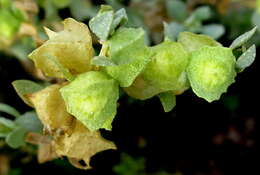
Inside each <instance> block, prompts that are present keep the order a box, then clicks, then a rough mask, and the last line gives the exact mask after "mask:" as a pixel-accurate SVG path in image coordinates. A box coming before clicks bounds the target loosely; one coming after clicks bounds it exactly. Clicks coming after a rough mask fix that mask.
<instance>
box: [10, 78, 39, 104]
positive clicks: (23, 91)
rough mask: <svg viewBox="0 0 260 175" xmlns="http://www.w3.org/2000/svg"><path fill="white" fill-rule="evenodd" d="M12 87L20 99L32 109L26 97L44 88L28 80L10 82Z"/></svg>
mask: <svg viewBox="0 0 260 175" xmlns="http://www.w3.org/2000/svg"><path fill="white" fill-rule="evenodd" d="M12 85H13V87H14V89H15V91H16V92H17V94H18V95H19V96H20V98H21V99H22V100H23V101H24V102H25V103H26V104H27V105H29V106H31V107H33V104H32V103H31V102H30V100H29V99H28V96H27V95H28V94H31V93H34V92H37V91H40V90H41V89H43V88H44V87H43V86H41V85H39V84H37V83H34V82H33V81H29V80H16V81H13V82H12Z"/></svg>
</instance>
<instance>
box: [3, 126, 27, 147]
mask: <svg viewBox="0 0 260 175" xmlns="http://www.w3.org/2000/svg"><path fill="white" fill-rule="evenodd" d="M26 132H27V131H26V130H25V129H24V128H22V127H17V128H15V129H14V130H13V131H12V132H11V133H9V134H8V135H7V136H6V138H5V141H6V143H7V144H8V145H9V146H10V147H12V148H14V149H15V148H19V147H20V146H24V145H25V141H24V139H25V134H26Z"/></svg>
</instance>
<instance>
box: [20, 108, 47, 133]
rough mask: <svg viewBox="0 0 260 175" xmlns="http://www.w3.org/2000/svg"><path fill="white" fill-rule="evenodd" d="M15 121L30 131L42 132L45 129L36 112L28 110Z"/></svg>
mask: <svg viewBox="0 0 260 175" xmlns="http://www.w3.org/2000/svg"><path fill="white" fill-rule="evenodd" d="M15 123H16V124H17V125H18V126H20V127H22V128H24V129H26V130H27V131H28V132H37V133H40V132H41V131H42V129H43V125H42V123H41V121H40V120H39V119H38V117H37V115H36V113H35V112H32V111H31V112H26V113H25V114H23V115H21V116H20V117H19V118H17V119H16V120H15Z"/></svg>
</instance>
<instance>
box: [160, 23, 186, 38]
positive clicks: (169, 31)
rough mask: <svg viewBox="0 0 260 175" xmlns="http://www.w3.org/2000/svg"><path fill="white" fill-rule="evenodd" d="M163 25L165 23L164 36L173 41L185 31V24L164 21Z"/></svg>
mask: <svg viewBox="0 0 260 175" xmlns="http://www.w3.org/2000/svg"><path fill="white" fill-rule="evenodd" d="M163 25H164V37H165V38H166V39H169V40H172V41H176V40H177V38H178V35H179V33H180V32H182V31H184V26H183V25H181V24H178V23H176V22H172V23H169V24H167V23H166V22H164V23H163Z"/></svg>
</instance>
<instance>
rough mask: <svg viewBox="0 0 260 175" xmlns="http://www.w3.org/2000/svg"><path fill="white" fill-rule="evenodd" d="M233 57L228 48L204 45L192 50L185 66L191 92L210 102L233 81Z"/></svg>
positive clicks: (217, 97)
mask: <svg viewBox="0 0 260 175" xmlns="http://www.w3.org/2000/svg"><path fill="white" fill-rule="evenodd" d="M235 61H236V60H235V57H234V55H233V53H232V50H231V49H230V48H225V47H209V46H205V47H203V48H201V49H199V50H197V51H194V52H192V55H191V60H190V63H189V66H188V68H187V73H188V78H189V80H190V83H191V87H192V90H193V92H194V93H195V94H196V95H197V96H199V97H202V98H204V99H205V100H207V101H208V102H212V101H214V100H218V99H219V98H220V96H221V94H222V93H224V92H226V91H227V88H228V87H229V85H231V84H232V83H233V82H234V81H235V76H236V71H235Z"/></svg>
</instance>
